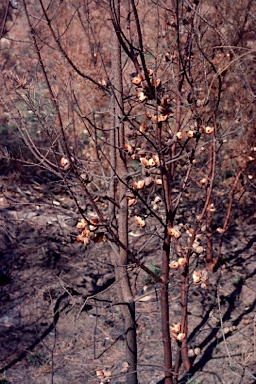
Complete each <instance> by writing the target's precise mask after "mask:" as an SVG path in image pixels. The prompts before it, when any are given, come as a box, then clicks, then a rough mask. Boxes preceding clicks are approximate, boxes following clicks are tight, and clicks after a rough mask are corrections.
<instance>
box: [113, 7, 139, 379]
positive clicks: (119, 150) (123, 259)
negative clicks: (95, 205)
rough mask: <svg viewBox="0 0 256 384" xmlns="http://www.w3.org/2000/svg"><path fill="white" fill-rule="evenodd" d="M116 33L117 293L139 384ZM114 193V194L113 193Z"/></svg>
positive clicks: (133, 374)
mask: <svg viewBox="0 0 256 384" xmlns="http://www.w3.org/2000/svg"><path fill="white" fill-rule="evenodd" d="M115 11H116V16H117V18H118V19H119V20H120V0H117V1H116V2H115ZM116 33H117V31H115V32H114V35H113V39H112V73H113V81H112V87H113V88H112V89H113V111H114V113H113V126H112V129H113V132H112V133H111V135H112V147H111V151H113V153H115V155H113V154H112V155H111V158H112V162H113V163H112V165H113V166H114V169H115V167H116V171H117V174H118V180H117V181H116V185H115V183H114V182H113V186H112V193H114V195H115V201H116V202H117V204H118V205H119V208H118V215H117V216H116V221H117V234H118V238H119V240H120V242H121V243H122V244H123V245H124V246H125V249H124V248H122V247H119V249H118V255H116V262H115V265H116V272H115V277H116V281H117V282H118V283H117V291H118V296H119V301H120V305H121V312H122V315H123V318H124V324H125V342H126V362H127V363H128V364H129V368H128V372H127V380H126V381H127V384H137V382H138V380H137V341H136V323H135V302H134V298H133V294H132V291H131V286H130V281H129V276H128V272H127V265H128V206H127V196H126V195H127V184H126V182H127V167H126V157H125V153H124V151H123V148H124V141H125V140H124V124H123V122H122V116H123V86H122V63H121V47H120V44H119V41H118V38H117V35H116ZM113 189H114V190H115V191H113Z"/></svg>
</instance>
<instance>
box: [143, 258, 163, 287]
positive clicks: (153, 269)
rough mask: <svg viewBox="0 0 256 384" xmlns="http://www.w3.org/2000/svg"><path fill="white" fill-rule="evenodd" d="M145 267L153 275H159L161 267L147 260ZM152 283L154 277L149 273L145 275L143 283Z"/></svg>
mask: <svg viewBox="0 0 256 384" xmlns="http://www.w3.org/2000/svg"><path fill="white" fill-rule="evenodd" d="M147 267H148V269H150V271H151V272H153V273H154V274H155V275H157V276H161V269H160V268H159V267H157V266H155V265H154V264H153V263H152V262H149V264H148V265H147ZM153 283H154V279H153V278H152V276H150V275H147V276H145V279H144V284H145V285H149V284H153Z"/></svg>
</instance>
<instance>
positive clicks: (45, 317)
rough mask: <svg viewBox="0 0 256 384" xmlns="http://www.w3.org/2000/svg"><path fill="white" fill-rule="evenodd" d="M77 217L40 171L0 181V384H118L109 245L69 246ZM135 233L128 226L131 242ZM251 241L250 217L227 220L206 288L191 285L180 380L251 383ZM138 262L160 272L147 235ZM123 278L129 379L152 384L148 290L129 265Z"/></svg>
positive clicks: (157, 350)
mask: <svg viewBox="0 0 256 384" xmlns="http://www.w3.org/2000/svg"><path fill="white" fill-rule="evenodd" d="M253 215H254V216H253ZM78 219H79V214H78V212H77V209H76V206H75V203H74V201H73V200H72V199H71V198H70V196H69V195H68V194H67V193H66V192H65V190H64V189H63V188H61V186H60V185H59V182H58V181H57V180H55V179H54V178H51V177H50V176H49V175H48V176H47V178H46V176H45V175H44V176H43V177H42V176H40V175H39V176H37V177H35V176H34V177H33V178H31V177H30V178H29V177H27V178H21V177H20V175H17V174H15V173H14V174H8V175H2V176H1V196H0V220H1V226H0V289H1V303H0V372H1V376H0V378H1V380H0V383H2V384H3V383H5V384H7V383H19V384H48V383H55V384H66V383H70V384H82V383H83V384H84V383H99V382H100V379H99V378H97V376H96V370H106V372H108V371H110V372H111V373H112V379H111V383H113V384H118V383H123V382H124V380H125V375H126V373H125V356H124V353H123V351H124V338H123V321H122V315H121V312H120V308H119V307H118V306H115V305H114V306H113V305H110V304H111V303H113V301H114V298H115V289H114V288H115V285H114V274H113V266H112V265H111V263H110V262H109V253H110V248H109V245H108V243H98V244H90V245H89V246H88V247H87V248H85V247H84V246H83V245H81V244H79V243H77V242H76V241H75V238H76V236H77V235H78V230H77V229H76V223H77V221H78ZM137 235H139V233H136V229H135V231H133V233H132V236H134V237H136V236H137ZM137 238H138V241H139V236H137ZM255 239H256V232H255V214H254V213H253V212H252V213H250V214H249V215H245V216H244V217H242V218H241V217H237V218H236V219H234V220H233V222H232V225H231V227H230V230H229V232H228V234H227V236H226V237H225V243H224V247H223V259H222V260H223V262H222V266H221V268H219V270H218V271H217V272H216V273H215V274H213V275H211V276H210V283H209V287H208V289H207V290H203V289H201V288H200V287H198V286H196V285H195V284H193V283H192V284H191V287H190V296H189V301H190V302H189V348H190V352H189V353H190V355H191V360H192V361H193V363H194V368H193V369H192V371H191V372H190V374H189V375H185V373H184V372H182V371H181V375H180V383H186V382H187V383H190V384H192V383H193V384H199V383H210V384H213V383H222V384H225V383H226V384H231V383H232V384H238V383H241V384H242V383H244V384H253V383H255V382H256V344H255V343H256V340H255V339H256V328H255V326H256V312H255V303H256V295H255V290H256V275H255V268H256V263H255V250H256V246H255ZM137 245H139V244H137ZM142 259H143V260H144V261H145V263H146V264H147V265H151V266H152V265H153V266H154V268H156V269H155V271H156V270H157V267H158V266H160V261H159V260H160V249H159V244H158V241H157V240H156V239H155V238H149V240H148V242H147V245H146V247H145V248H144V253H143V256H142ZM130 273H131V276H132V282H133V289H134V293H135V297H136V307H137V324H138V351H139V353H138V358H139V365H138V371H139V380H140V383H141V384H149V383H150V384H156V383H157V382H158V381H160V380H161V378H162V368H161V365H162V343H161V336H160V335H161V333H160V316H159V313H160V308H159V300H158V286H157V285H154V284H153V283H152V281H151V280H150V279H149V277H148V276H146V275H145V273H144V272H142V271H140V270H138V269H137V268H133V269H132V268H131V272H130ZM178 281H179V279H178V276H177V275H176V272H173V273H172V274H171V277H170V282H171V283H170V295H171V300H172V305H171V319H172V322H175V321H176V322H177V321H179V284H178ZM173 343H174V345H175V342H173ZM194 352H196V355H195V354H194ZM193 354H194V356H192V355H193Z"/></svg>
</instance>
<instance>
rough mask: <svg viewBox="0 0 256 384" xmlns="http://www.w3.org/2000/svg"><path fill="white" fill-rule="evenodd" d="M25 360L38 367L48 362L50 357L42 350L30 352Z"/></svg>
mask: <svg viewBox="0 0 256 384" xmlns="http://www.w3.org/2000/svg"><path fill="white" fill-rule="evenodd" d="M27 361H28V363H29V364H30V365H32V366H33V367H40V366H41V365H46V364H48V363H49V362H50V359H49V358H48V357H47V356H46V355H45V354H44V353H43V352H31V353H29V354H28V355H27Z"/></svg>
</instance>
